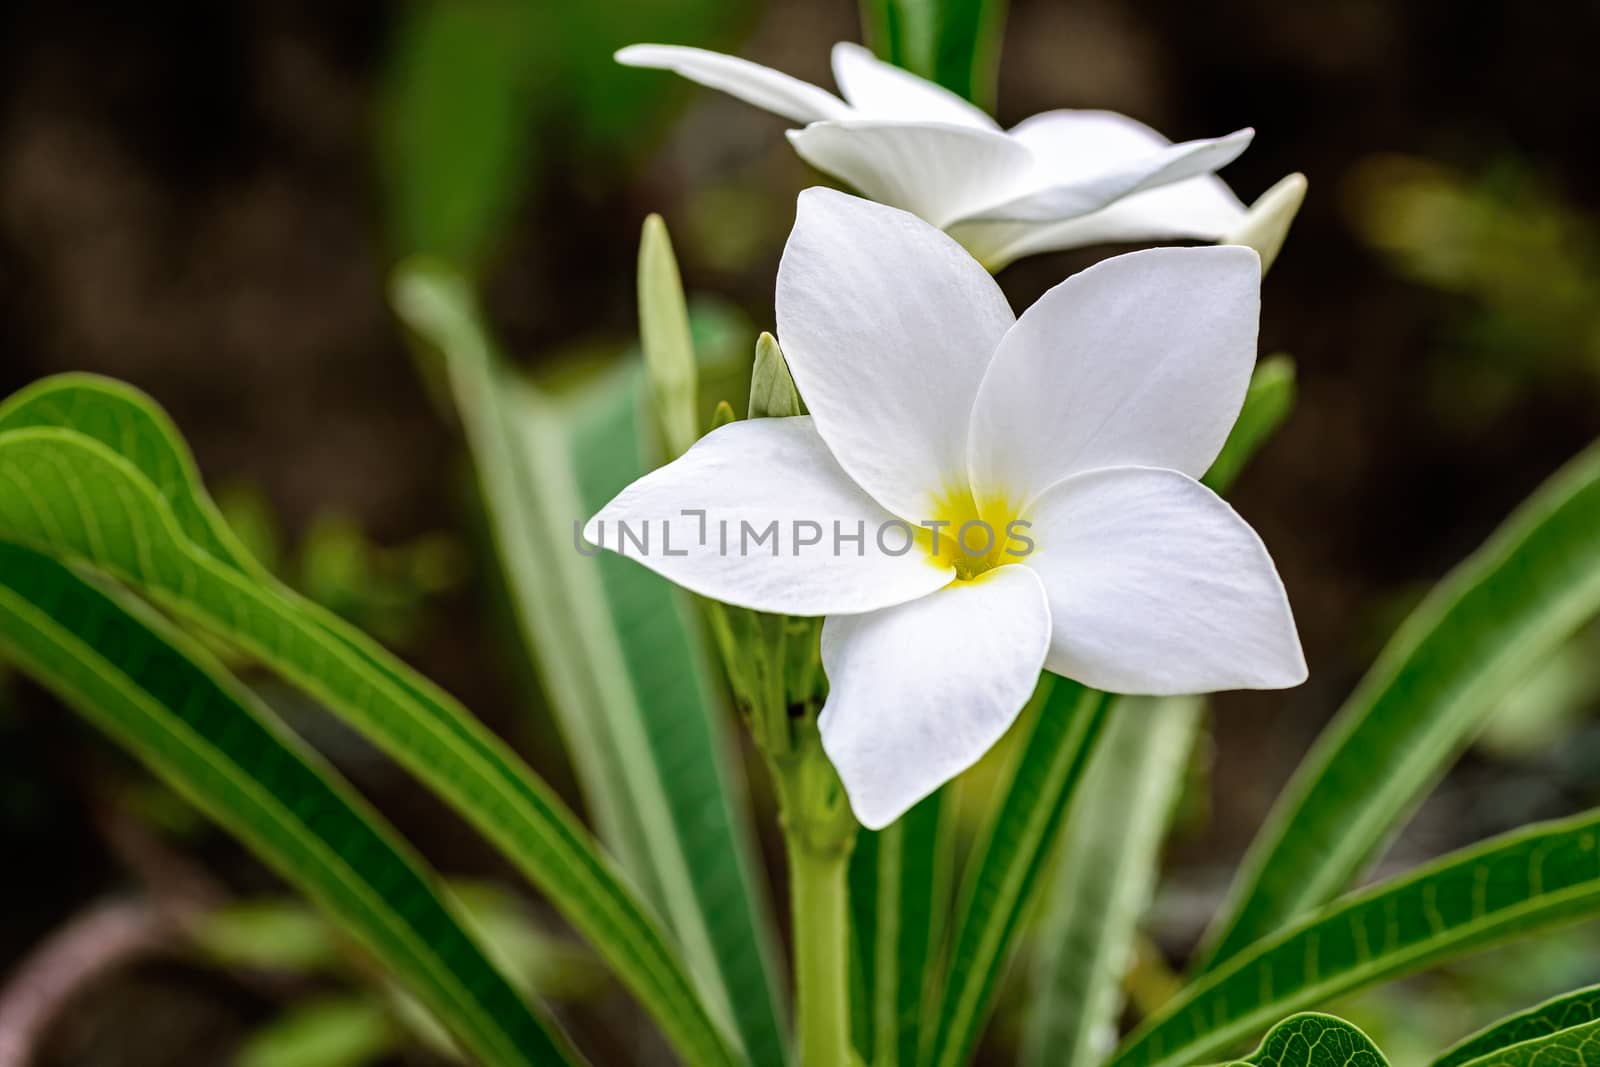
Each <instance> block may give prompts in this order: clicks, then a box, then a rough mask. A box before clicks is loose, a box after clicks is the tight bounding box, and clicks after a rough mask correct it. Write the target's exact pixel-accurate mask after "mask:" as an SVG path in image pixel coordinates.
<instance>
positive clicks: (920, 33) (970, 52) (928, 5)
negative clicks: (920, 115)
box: [861, 0, 1006, 110]
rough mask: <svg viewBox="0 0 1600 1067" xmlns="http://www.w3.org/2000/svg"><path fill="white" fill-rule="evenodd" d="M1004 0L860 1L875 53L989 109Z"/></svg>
mask: <svg viewBox="0 0 1600 1067" xmlns="http://www.w3.org/2000/svg"><path fill="white" fill-rule="evenodd" d="M1005 17H1006V2H1005V0H861V19H862V23H863V26H864V29H865V32H866V38H867V41H868V42H869V43H870V44H871V45H872V47H873V49H874V51H876V52H877V53H878V55H879V56H880V57H881V58H883V59H886V60H888V61H889V62H891V63H894V64H897V65H899V66H902V67H904V68H906V69H907V70H909V71H911V73H913V74H916V75H919V76H920V77H923V78H927V79H928V80H929V81H932V82H937V83H938V84H940V85H942V86H944V87H945V88H946V89H949V90H950V91H951V92H953V93H956V94H957V95H959V96H962V97H965V98H966V99H968V100H971V101H972V102H973V103H975V104H977V105H979V106H980V107H984V108H987V109H990V110H992V109H993V107H994V98H995V83H996V78H997V76H998V73H999V68H1000V38H1001V34H1002V33H1003V32H1004V30H1005Z"/></svg>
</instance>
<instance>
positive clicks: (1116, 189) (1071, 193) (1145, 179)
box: [965, 129, 1255, 222]
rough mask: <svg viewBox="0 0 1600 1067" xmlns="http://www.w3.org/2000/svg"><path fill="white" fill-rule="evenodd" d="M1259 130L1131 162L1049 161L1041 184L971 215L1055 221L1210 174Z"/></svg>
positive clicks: (1158, 151)
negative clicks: (1068, 162) (1069, 163)
mask: <svg viewBox="0 0 1600 1067" xmlns="http://www.w3.org/2000/svg"><path fill="white" fill-rule="evenodd" d="M1254 136H1255V131H1253V130H1248V129H1246V130H1238V131H1236V132H1234V133H1230V134H1228V135H1227V136H1226V137H1217V138H1211V139H1208V140H1200V141H1185V142H1184V143H1183V144H1175V145H1168V146H1166V147H1164V148H1158V149H1156V150H1154V151H1152V152H1150V153H1148V154H1144V155H1141V156H1138V157H1136V158H1133V159H1129V160H1126V161H1118V160H1115V159H1111V158H1107V157H1100V158H1096V157H1093V156H1090V157H1086V158H1085V159H1082V160H1074V162H1073V163H1072V165H1071V166H1070V168H1069V167H1067V166H1065V165H1061V166H1059V167H1058V166H1057V164H1055V163H1049V164H1046V167H1047V168H1048V169H1046V170H1041V171H1038V172H1037V173H1038V174H1039V181H1038V182H1037V185H1038V188H1036V189H1035V190H1034V191H1031V192H1026V193H1023V194H1021V195H1019V196H1014V197H1011V198H1009V199H1007V200H1004V201H1001V202H997V203H995V204H992V205H990V206H988V207H984V208H982V209H980V210H977V211H973V212H971V213H969V214H968V215H967V216H965V219H968V220H979V221H994V220H1017V221H1033V222H1050V221H1054V220H1057V219H1067V218H1075V217H1077V216H1079V215H1085V214H1088V213H1089V212H1091V211H1098V210H1099V209H1100V208H1103V207H1105V206H1106V205H1108V204H1110V203H1112V202H1113V201H1115V200H1117V199H1118V198H1119V197H1124V196H1132V195H1133V194H1134V193H1138V192H1141V191H1143V190H1146V189H1154V188H1156V187H1158V186H1161V185H1167V184H1170V183H1172V182H1177V181H1182V180H1183V179H1185V178H1193V177H1195V176H1197V175H1201V174H1209V173H1210V172H1211V171H1214V170H1216V169H1217V168H1218V167H1223V166H1226V165H1227V164H1229V163H1231V162H1233V160H1234V159H1236V158H1237V157H1238V155H1239V153H1241V152H1243V151H1244V150H1245V148H1247V147H1248V146H1249V144H1250V139H1251V138H1252V137H1254Z"/></svg>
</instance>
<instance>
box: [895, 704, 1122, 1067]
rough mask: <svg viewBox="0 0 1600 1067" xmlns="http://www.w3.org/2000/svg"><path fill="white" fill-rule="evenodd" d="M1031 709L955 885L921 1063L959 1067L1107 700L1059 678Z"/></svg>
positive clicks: (975, 1034) (1099, 727)
mask: <svg viewBox="0 0 1600 1067" xmlns="http://www.w3.org/2000/svg"><path fill="white" fill-rule="evenodd" d="M1045 684H1047V685H1049V686H1050V691H1049V694H1048V695H1047V696H1046V698H1045V699H1044V701H1043V702H1042V704H1041V705H1040V706H1039V707H1038V709H1037V711H1036V712H1034V713H1033V714H1032V721H1031V723H1030V724H1029V726H1028V734H1027V736H1026V737H1025V738H1024V739H1023V741H1022V744H1021V747H1020V749H1019V753H1020V754H1019V757H1018V760H1017V764H1016V767H1015V768H1014V769H1013V771H1012V773H1011V776H1010V779H1009V780H1008V781H1007V782H1006V784H1005V787H1004V791H1003V793H1002V794H1001V795H1000V797H999V800H998V803H997V804H996V806H995V809H994V817H993V818H992V820H991V821H990V823H989V825H988V826H987V827H986V828H985V830H984V833H983V835H982V837H980V839H979V844H978V846H977V848H976V850H975V852H974V859H973V862H972V865H971V869H970V870H969V871H968V873H967V876H966V878H965V880H964V882H963V883H962V894H961V901H962V903H961V906H960V909H959V912H958V914H959V919H958V920H957V924H956V929H955V936H954V939H953V941H952V947H951V953H950V967H949V972H948V978H947V979H946V983H945V986H944V989H943V993H942V997H941V998H940V1000H939V1005H940V1006H939V1010H938V1012H937V1014H936V1015H935V1016H934V1019H935V1020H936V1021H935V1024H934V1025H936V1027H937V1030H936V1032H935V1037H934V1040H933V1041H932V1042H931V1044H930V1047H929V1049H928V1052H929V1055H927V1056H926V1057H924V1062H927V1063H931V1064H934V1065H935V1067H960V1065H961V1064H963V1063H965V1062H966V1061H967V1058H968V1057H969V1055H970V1054H971V1051H972V1047H973V1045H974V1044H976V1042H977V1039H978V1035H979V1033H980V1032H981V1030H982V1028H983V1024H984V1022H985V1020H986V1019H987V1017H988V1013H989V1008H990V1006H991V1004H992V1002H993V1000H994V994H995V988H996V986H997V985H998V984H999V980H1000V975H1001V972H1002V971H1003V969H1004V967H1005V964H1006V962H1007V960H1008V958H1009V956H1010V954H1011V949H1012V947H1013V945H1014V943H1015V941H1016V937H1017V933H1018V931H1019V930H1020V928H1021V925H1022V920H1023V918H1024V917H1025V916H1026V915H1027V912H1028V908H1029V907H1030V906H1031V904H1032V903H1033V899H1034V896H1035V892H1034V891H1035V889H1036V888H1037V886H1038V884H1039V876H1040V872H1041V871H1042V870H1043V868H1044V865H1045V858H1046V856H1047V855H1048V854H1049V852H1050V849H1051V846H1052V845H1053V844H1054V843H1055V841H1056V839H1057V832H1058V830H1059V829H1060V827H1061V823H1062V819H1063V818H1064V817H1065V815H1066V812H1067V806H1068V804H1069V803H1070V801H1071V800H1072V796H1073V793H1074V790H1075V789H1076V787H1077V785H1078V783H1079V782H1080V781H1081V780H1082V778H1083V771H1084V767H1085V766H1086V765H1087V763H1088V761H1089V755H1090V753H1091V752H1093V751H1094V747H1095V743H1096V741H1097V739H1098V738H1099V736H1100V733H1101V731H1102V728H1103V726H1104V725H1105V722H1106V715H1107V711H1108V708H1109V706H1110V704H1111V702H1112V700H1113V699H1114V698H1112V697H1110V696H1108V695H1107V694H1105V693H1100V692H1096V691H1095V690H1091V689H1085V688H1083V687H1082V686H1080V685H1078V684H1077V683H1075V682H1070V681H1068V680H1066V679H1065V678H1060V679H1055V680H1053V681H1049V680H1047V681H1046V683H1045Z"/></svg>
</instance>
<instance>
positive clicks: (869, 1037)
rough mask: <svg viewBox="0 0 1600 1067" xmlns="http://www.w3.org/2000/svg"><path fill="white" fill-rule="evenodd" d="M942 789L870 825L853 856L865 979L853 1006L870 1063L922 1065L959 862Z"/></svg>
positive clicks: (857, 944) (855, 917) (858, 953)
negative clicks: (883, 823)
mask: <svg viewBox="0 0 1600 1067" xmlns="http://www.w3.org/2000/svg"><path fill="white" fill-rule="evenodd" d="M946 793H947V790H943V789H941V790H939V791H938V792H936V793H934V794H933V795H932V796H929V797H927V798H926V799H924V800H923V801H922V802H920V803H919V804H917V805H916V806H915V807H913V808H912V809H911V810H910V811H908V812H906V813H905V815H903V816H901V818H900V819H899V820H897V821H896V822H895V823H893V824H892V825H890V826H889V827H887V828H886V829H884V830H880V831H876V832H874V831H870V830H862V831H861V832H860V833H859V834H858V835H857V838H856V846H855V851H854V852H853V853H852V854H851V857H850V893H851V898H850V908H851V919H852V924H853V929H854V933H855V937H854V940H853V947H852V952H853V955H854V956H855V957H856V960H857V962H858V964H859V966H860V972H861V982H860V988H859V990H857V993H856V997H857V999H856V1000H853V1001H852V1005H851V1006H852V1008H853V1009H858V1010H859V1011H860V1012H861V1015H860V1017H859V1018H858V1019H857V1020H856V1021H855V1025H854V1027H853V1029H854V1031H855V1033H854V1034H853V1036H854V1038H855V1041H856V1047H857V1050H858V1051H859V1052H860V1054H861V1058H862V1060H863V1062H866V1063H871V1064H872V1065H873V1067H897V1065H898V1067H916V1063H917V1057H918V1053H919V1051H920V1045H921V1043H922V1040H923V1038H924V1036H925V1035H926V1032H927V1028H928V1018H929V1015H928V1012H929V1010H930V1007H931V1006H930V1005H929V1003H928V997H929V993H930V986H931V984H932V983H931V982H930V976H931V975H932V974H933V973H934V968H933V967H932V963H933V961H934V959H935V958H936V948H937V946H938V944H939V938H940V934H941V933H942V926H943V917H944V914H945V908H946V905H947V903H948V898H949V893H950V876H951V872H952V868H953V866H954V863H953V860H954V857H953V855H952V851H953V850H952V849H951V847H950V846H951V842H950V841H948V840H947V839H946V833H945V830H946V826H945V823H944V822H943V820H942V819H941V817H940V816H941V813H942V812H943V809H944V804H945V796H946Z"/></svg>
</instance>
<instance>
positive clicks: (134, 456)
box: [0, 374, 266, 577]
mask: <svg viewBox="0 0 1600 1067" xmlns="http://www.w3.org/2000/svg"><path fill="white" fill-rule="evenodd" d="M30 426H32V427H41V426H43V427H65V428H67V429H71V430H76V431H77V432H78V433H81V434H83V435H84V436H86V437H90V438H93V439H94V440H96V441H99V442H101V443H102V444H104V445H105V446H106V447H107V448H109V449H111V450H112V451H114V452H116V453H118V454H119V455H121V456H122V458H123V459H125V460H127V461H128V462H129V463H131V464H133V466H134V467H135V468H137V469H138V471H139V473H141V474H142V475H144V477H145V478H146V480H148V481H149V482H150V484H151V485H152V486H154V487H155V489H156V491H157V492H158V493H160V494H161V497H162V499H163V500H165V501H166V503H167V506H168V507H169V508H170V509H171V512H172V516H173V519H174V520H175V521H176V522H177V524H178V526H179V528H180V529H182V531H183V534H184V536H185V537H187V538H188V539H189V540H190V541H192V542H194V544H195V546H196V547H197V548H198V549H200V551H202V552H205V553H206V554H208V555H210V556H211V557H212V558H214V559H216V560H217V561H218V562H221V563H226V564H228V565H229V566H230V567H232V568H233V569H234V570H236V571H239V572H240V573H242V574H248V575H252V576H255V577H265V575H266V571H265V570H264V569H263V568H262V567H261V566H260V565H259V564H258V563H256V561H255V560H254V559H253V558H252V557H251V556H250V554H249V553H248V552H246V551H245V549H244V547H243V546H242V545H241V544H240V543H239V539H238V538H237V537H235V536H234V535H233V531H232V530H230V529H229V528H228V524H227V523H226V522H224V521H223V518H222V515H221V513H220V512H218V510H217V508H216V506H215V505H214V504H213V503H212V501H211V498H210V497H209V496H208V495H206V493H205V492H204V491H202V490H201V489H200V488H199V487H200V473H199V471H198V469H197V468H196V467H195V463H194V457H193V456H192V455H191V454H190V452H189V449H188V446H187V445H185V444H184V442H183V439H182V438H181V437H180V436H179V435H178V432H177V429H176V427H174V426H173V425H172V423H171V422H170V421H169V420H168V419H167V417H166V415H165V414H164V413H163V412H162V411H161V410H160V409H159V408H157V407H156V406H155V405H153V404H151V403H150V401H149V399H148V398H147V397H146V396H145V395H144V394H143V393H141V392H139V391H138V390H137V389H134V388H133V387H132V386H129V385H125V384H123V383H122V382H119V381H114V380H112V379H110V378H102V377H101V376H99V375H97V374H57V375H54V376H53V377H49V378H44V379H42V380H40V381H37V382H34V383H33V384H32V385H30V386H28V387H27V388H25V389H22V390H20V391H19V392H17V393H14V394H12V396H11V397H10V398H8V399H7V400H6V401H5V403H4V404H0V432H4V431H6V430H24V429H27V428H28V427H30Z"/></svg>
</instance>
